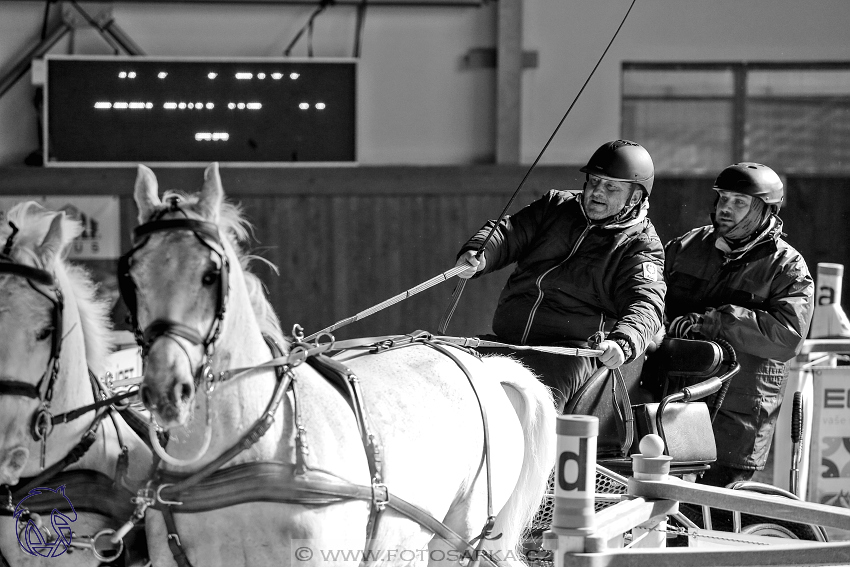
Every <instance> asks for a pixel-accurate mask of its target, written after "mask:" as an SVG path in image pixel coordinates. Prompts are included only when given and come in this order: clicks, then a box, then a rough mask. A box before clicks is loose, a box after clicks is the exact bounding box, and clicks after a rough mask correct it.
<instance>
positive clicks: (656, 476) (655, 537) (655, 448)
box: [632, 433, 673, 548]
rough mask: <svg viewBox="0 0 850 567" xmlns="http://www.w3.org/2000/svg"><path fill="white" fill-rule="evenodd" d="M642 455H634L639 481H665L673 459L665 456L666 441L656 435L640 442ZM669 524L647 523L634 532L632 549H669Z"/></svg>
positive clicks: (633, 460) (634, 472)
mask: <svg viewBox="0 0 850 567" xmlns="http://www.w3.org/2000/svg"><path fill="white" fill-rule="evenodd" d="M639 449H640V453H639V454H634V455H632V474H633V475H634V477H635V478H636V479H638V480H664V479H665V478H667V476H668V475H669V474H670V462H671V461H672V460H673V457H669V456H667V455H665V454H664V440H663V439H662V438H661V437H660V436H659V435H655V434H654V433H650V434H649V435H645V436H644V437H643V439H641V440H640V445H639ZM666 532H667V522H666V521H661V522H652V521H650V522H646V523H644V524H641V525H640V526H637V527H636V528H634V529H633V530H632V538H633V541H634V542H635V543H634V544H633V545H632V547H635V548H637V547H650V548H658V547H667V533H666Z"/></svg>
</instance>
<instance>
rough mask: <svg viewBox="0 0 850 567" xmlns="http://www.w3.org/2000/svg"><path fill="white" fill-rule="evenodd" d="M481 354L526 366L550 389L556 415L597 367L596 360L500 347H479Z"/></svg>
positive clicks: (562, 410) (561, 411)
mask: <svg viewBox="0 0 850 567" xmlns="http://www.w3.org/2000/svg"><path fill="white" fill-rule="evenodd" d="M477 350H478V352H480V353H481V354H498V355H503V356H511V357H512V358H515V359H517V360H519V361H520V362H522V363H523V364H525V365H526V366H527V367H528V368H530V369H531V370H532V371H533V372H534V373H535V374H536V375H537V379H538V380H540V381H541V382H543V383H544V384H546V385H547V386H549V388H551V389H552V394H553V395H554V397H555V407H556V408H557V409H558V413H559V414H562V413H564V406H565V405H566V404H567V401H568V400H569V399H570V398H572V397H573V395H574V394H575V393H576V392H577V391H578V389H579V388H581V386H582V385H583V384H584V383H585V382H587V379H588V378H590V375H591V374H592V373H593V371H594V370H596V368H597V367H598V364H597V360H598V359H596V358H592V357H586V356H567V355H563V354H551V353H548V352H539V351H534V350H513V349H509V348H503V347H479V348H478V349H477Z"/></svg>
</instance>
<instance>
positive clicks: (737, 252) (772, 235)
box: [714, 215, 782, 260]
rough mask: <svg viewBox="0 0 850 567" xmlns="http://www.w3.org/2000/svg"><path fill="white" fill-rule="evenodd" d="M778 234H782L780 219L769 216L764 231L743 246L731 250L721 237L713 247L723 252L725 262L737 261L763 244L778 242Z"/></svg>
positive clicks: (726, 241) (727, 242)
mask: <svg viewBox="0 0 850 567" xmlns="http://www.w3.org/2000/svg"><path fill="white" fill-rule="evenodd" d="M780 234H782V219H780V218H779V217H777V216H776V215H771V216H770V219H769V220H768V223H767V226H766V227H765V228H764V230H762V231H761V232H760V233H759V235H758V236H756V237H755V238H753V239H752V240H751V241H750V242H748V243H747V244H745V245H744V246H741V247H740V248H734V249H733V248H731V247H730V246H729V241H728V240H726V239H725V238H723V237H722V236H721V237H719V238H717V239H716V240H715V241H714V246H715V248H717V249H718V250H720V251H721V252H723V255H724V256H725V257H726V259H727V260H737V259H739V258H741V257H742V256H744V255H745V254H746V253H747V252H749V251H750V250H752V249H753V248H755V247H756V246H758V245H759V244H761V243H763V242H767V241H770V240H773V241H776V240H778V239H779V235H780Z"/></svg>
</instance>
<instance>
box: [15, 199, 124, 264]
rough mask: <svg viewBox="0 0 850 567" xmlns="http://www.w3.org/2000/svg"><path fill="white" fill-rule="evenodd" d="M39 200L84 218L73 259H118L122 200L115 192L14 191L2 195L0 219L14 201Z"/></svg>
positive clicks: (80, 218)
mask: <svg viewBox="0 0 850 567" xmlns="http://www.w3.org/2000/svg"><path fill="white" fill-rule="evenodd" d="M25 201H36V202H37V203H39V204H40V205H41V206H43V207H44V208H46V209H49V210H52V211H64V212H65V214H67V215H68V216H69V217H71V218H73V219H76V220H78V221H80V223H82V225H83V233H82V234H81V235H80V236H79V237H77V239H76V240H74V242H73V244H71V246H70V247H69V256H68V258H69V259H70V260H115V259H117V258H118V257H119V256H121V209H120V200H119V198H118V197H114V196H81V195H54V196H30V195H14V196H2V197H0V222H4V223H5V222H6V213H7V212H8V211H9V209H11V208H12V207H13V206H14V205H16V204H18V203H23V202H25Z"/></svg>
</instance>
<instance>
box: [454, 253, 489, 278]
mask: <svg viewBox="0 0 850 567" xmlns="http://www.w3.org/2000/svg"><path fill="white" fill-rule="evenodd" d="M463 265H466V266H469V269H468V270H466V271H465V272H461V273H459V274H458V275H457V277H459V278H461V279H464V280H468V279H469V278H471V277H472V276H474V275H475V273H476V272H479V271H481V270H483V269H484V267H485V266H487V259H486V258H485V257H484V254H483V253H482V254H481V256H479V257H478V258H476V257H475V250H467V251H466V252H464V253H463V254H461V255H460V258H458V259H457V262H456V263H455V266H456V267H457V266H463Z"/></svg>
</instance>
